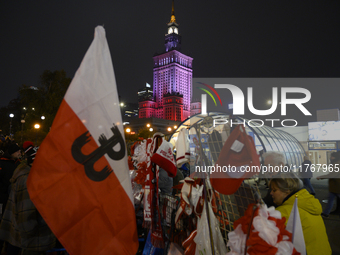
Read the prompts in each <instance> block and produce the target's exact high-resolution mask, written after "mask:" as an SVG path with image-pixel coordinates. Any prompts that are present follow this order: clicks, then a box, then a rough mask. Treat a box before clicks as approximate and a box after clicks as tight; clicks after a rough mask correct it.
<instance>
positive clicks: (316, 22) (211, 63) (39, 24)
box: [0, 0, 340, 108]
mask: <svg viewBox="0 0 340 255" xmlns="http://www.w3.org/2000/svg"><path fill="white" fill-rule="evenodd" d="M171 5H172V1H171V0H166V1H165V0H148V1H140V0H138V1H137V0H129V1H102V0H99V1H42V0H38V1H1V2H0V26H1V29H0V32H1V40H0V78H1V79H0V82H1V83H0V84H1V93H0V94H1V97H0V106H6V105H7V104H8V103H9V101H10V100H11V99H14V98H15V97H16V96H17V94H18V88H19V87H20V86H21V85H22V84H26V85H31V86H38V85H39V77H40V75H41V74H42V73H43V71H44V70H51V71H55V70H60V69H64V70H65V71H66V73H67V75H68V76H69V77H73V76H74V74H75V72H76V70H77V69H78V67H79V65H80V62H81V60H82V59H83V57H84V55H85V53H86V51H87V49H88V47H89V46H90V44H91V42H92V40H93V35H94V29H95V27H96V26H97V25H104V28H105V30H106V36H107V40H108V43H109V47H110V51H111V56H112V61H113V66H114V71H115V75H116V80H117V86H118V92H119V95H120V96H121V98H122V100H125V101H127V102H137V90H138V89H139V88H141V87H143V86H144V85H145V82H149V83H152V72H153V61H152V57H153V55H154V54H155V53H161V52H162V51H163V50H164V35H165V34H166V32H167V23H168V22H169V21H170V16H171ZM339 11H340V2H339V1H335V0H334V1H328V0H325V1H312V0H309V1H304V0H301V1H252V0H247V1H221V0H219V1H217V0H214V1H202V0H196V1H175V15H176V21H177V23H179V25H180V26H179V33H180V34H181V35H182V52H183V53H185V54H189V55H191V56H192V57H193V58H194V62H193V76H194V78H198V77H211V78H213V77H340V47H339V45H340V43H339V39H340V35H339V32H340V27H339V24H340V22H339V17H340V15H339ZM313 89H315V88H313ZM331 89H332V92H330V93H332V94H334V93H333V91H334V89H335V91H337V92H339V91H340V89H339V88H337V87H335V88H334V86H333V87H332V88H331ZM325 91H327V88H325V87H322V86H320V94H318V95H317V96H318V102H319V103H320V107H319V108H322V104H323V101H325V102H326V101H329V99H328V95H327V93H326V92H325ZM328 91H329V90H328ZM337 94H338V95H339V93H337ZM314 95H315V94H314ZM314 95H312V96H314ZM339 106H340V105H339V101H336V100H335V102H334V107H333V106H331V107H333V108H338V107H339Z"/></svg>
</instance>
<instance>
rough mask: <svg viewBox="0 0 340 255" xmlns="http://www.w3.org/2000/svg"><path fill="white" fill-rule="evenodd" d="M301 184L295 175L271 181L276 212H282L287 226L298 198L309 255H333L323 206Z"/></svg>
mask: <svg viewBox="0 0 340 255" xmlns="http://www.w3.org/2000/svg"><path fill="white" fill-rule="evenodd" d="M301 184H302V182H301V181H300V180H299V178H298V177H297V176H296V175H295V174H294V173H282V174H278V175H276V176H275V178H274V179H272V180H271V181H270V183H269V185H270V188H271V193H270V194H271V196H272V197H273V201H274V203H275V204H276V205H277V206H278V207H277V208H276V210H278V211H280V212H281V216H282V217H285V218H286V224H287V223H288V221H289V216H290V215H291V211H292V209H293V206H294V203H295V198H297V200H298V203H297V205H298V211H299V212H298V213H299V215H300V219H301V226H302V232H303V237H304V241H305V247H306V251H307V254H308V255H314V254H315V255H328V254H332V250H331V247H330V244H329V242H328V236H327V233H326V228H325V224H324V222H323V219H322V217H321V212H322V207H321V204H320V202H319V200H318V199H316V198H315V197H314V196H313V195H311V194H310V193H309V192H308V191H307V190H306V189H303V188H302V187H303V186H302V185H301ZM293 234H294V233H293ZM294 245H295V244H294Z"/></svg>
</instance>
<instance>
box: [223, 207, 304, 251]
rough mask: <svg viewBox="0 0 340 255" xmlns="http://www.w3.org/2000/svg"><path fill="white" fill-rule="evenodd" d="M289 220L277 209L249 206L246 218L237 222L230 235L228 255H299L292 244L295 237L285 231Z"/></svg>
mask: <svg viewBox="0 0 340 255" xmlns="http://www.w3.org/2000/svg"><path fill="white" fill-rule="evenodd" d="M285 222H286V218H284V217H283V218H281V213H280V212H279V211H277V210H275V208H274V207H270V208H267V206H266V205H259V204H258V205H255V204H250V205H249V207H248V209H247V210H246V212H245V214H244V216H243V217H241V218H240V219H238V220H236V221H235V222H234V229H235V230H234V231H232V232H229V234H228V243H227V246H228V247H229V249H230V252H228V253H227V255H243V254H249V255H252V254H254V255H255V254H268V255H290V254H292V255H297V254H300V253H299V252H297V251H296V250H295V248H294V245H293V243H292V233H291V232H289V231H288V230H286V227H285Z"/></svg>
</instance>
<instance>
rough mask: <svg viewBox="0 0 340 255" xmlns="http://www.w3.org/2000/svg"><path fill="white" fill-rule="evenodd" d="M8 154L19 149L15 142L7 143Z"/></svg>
mask: <svg viewBox="0 0 340 255" xmlns="http://www.w3.org/2000/svg"><path fill="white" fill-rule="evenodd" d="M7 151H8V154H9V155H12V154H13V153H15V152H17V151H20V147H19V146H18V145H17V144H16V143H11V144H10V145H8V150H7Z"/></svg>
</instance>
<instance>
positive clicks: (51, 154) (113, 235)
mask: <svg viewBox="0 0 340 255" xmlns="http://www.w3.org/2000/svg"><path fill="white" fill-rule="evenodd" d="M86 131H87V129H86V127H85V126H84V125H83V123H82V122H81V121H80V119H79V118H78V117H77V115H76V114H75V113H74V112H73V110H72V109H71V108H70V107H69V105H68V104H67V102H66V101H65V100H63V102H62V104H61V106H60V108H59V111H58V113H57V116H56V118H55V120H54V122H53V125H52V129H51V131H50V133H49V134H48V135H47V137H46V138H45V140H44V141H43V143H42V144H41V146H40V148H39V150H38V153H37V156H36V158H35V161H34V164H33V167H32V169H31V172H30V174H29V177H28V180H27V187H28V191H29V194H30V197H31V199H32V201H33V203H34V204H35V206H36V207H37V209H38V210H39V212H40V213H41V215H42V216H43V218H44V219H45V221H46V222H47V224H48V225H49V227H50V228H51V230H52V231H53V233H54V234H55V235H56V237H57V238H58V239H59V241H60V242H61V243H62V245H63V246H64V247H65V248H66V250H67V251H68V252H69V253H70V254H72V255H76V254H79V255H80V254H81V255H94V254H96V255H106V254H135V253H136V252H137V249H138V239H137V228H136V218H135V211H134V207H133V204H132V203H131V200H130V198H129V196H128V195H127V194H126V192H125V190H124V188H123V187H122V186H121V184H120V182H119V180H118V179H117V177H116V175H115V174H114V172H112V173H111V174H110V175H109V176H108V177H107V178H106V179H105V180H103V181H100V182H95V181H92V180H90V179H89V178H88V177H87V176H86V174H85V171H84V166H83V165H82V164H80V163H78V162H76V161H75V160H74V159H73V157H72V153H71V147H72V144H73V142H74V140H75V139H76V138H78V137H79V136H80V135H81V134H83V133H85V132H86ZM94 139H98V138H93V137H91V141H90V142H89V143H87V144H86V145H85V146H84V147H83V148H82V153H83V154H85V155H88V154H90V153H91V152H92V151H94V150H95V149H97V148H98V145H97V143H96V142H95V140H94ZM125 158H126V157H124V159H125ZM124 159H123V160H124ZM106 165H109V164H108V162H107V160H106V159H105V157H104V156H103V157H101V158H100V160H98V162H97V163H96V164H95V165H94V168H95V170H97V171H99V170H101V169H102V168H103V167H104V166H106ZM123 170H124V169H122V171H123Z"/></svg>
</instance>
